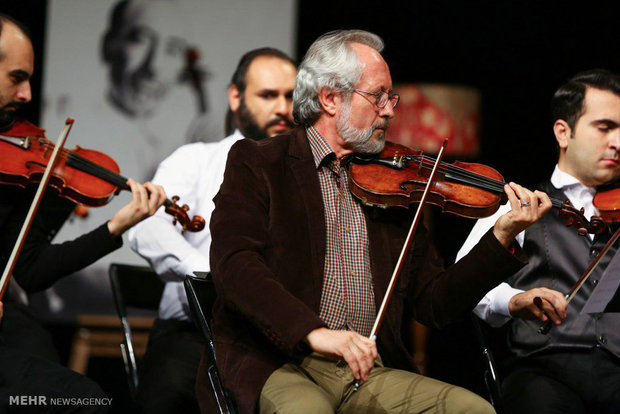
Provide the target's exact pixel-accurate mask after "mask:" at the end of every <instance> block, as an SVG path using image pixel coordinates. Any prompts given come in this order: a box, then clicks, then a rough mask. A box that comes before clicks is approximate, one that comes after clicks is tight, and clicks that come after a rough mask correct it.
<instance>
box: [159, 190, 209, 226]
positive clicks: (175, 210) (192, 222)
mask: <svg viewBox="0 0 620 414" xmlns="http://www.w3.org/2000/svg"><path fill="white" fill-rule="evenodd" d="M179 199H180V198H179V196H176V195H175V196H173V197H172V201H169V200H166V202H164V208H165V211H166V213H168V214H170V215H171V216H172V217H174V219H173V220H172V224H173V225H176V224H177V222H178V223H179V224H180V225H181V227H183V231H185V230H187V231H189V232H191V233H195V232H199V231H202V229H204V228H205V219H203V218H202V217H200V216H194V217H192V218H191V219H190V218H189V216H188V215H187V212H188V211H189V206H188V205H187V204H184V205H182V206H179V205H178V204H177V201H179Z"/></svg>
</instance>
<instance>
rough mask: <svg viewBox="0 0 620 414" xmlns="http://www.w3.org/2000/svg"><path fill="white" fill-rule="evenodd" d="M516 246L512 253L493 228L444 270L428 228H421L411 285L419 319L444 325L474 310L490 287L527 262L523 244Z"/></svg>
mask: <svg viewBox="0 0 620 414" xmlns="http://www.w3.org/2000/svg"><path fill="white" fill-rule="evenodd" d="M513 246H514V253H511V252H510V251H508V250H507V249H506V248H504V246H502V245H501V243H500V242H499V241H498V240H497V239H496V238H495V236H494V235H493V232H492V229H490V230H489V231H487V233H486V234H485V235H484V236H483V237H482V238H481V239H480V241H479V242H478V244H476V245H475V246H474V247H473V249H472V250H471V251H470V252H469V254H467V255H466V256H465V257H463V258H462V259H461V260H460V261H458V262H457V263H455V264H453V265H452V266H450V267H449V268H447V269H446V270H445V271H444V270H443V263H442V260H441V258H440V257H439V254H438V253H437V251H436V250H435V248H434V247H433V245H432V243H431V242H430V236H429V234H428V232H427V231H426V230H423V231H420V232H418V234H417V235H416V246H415V248H414V251H413V257H412V272H413V273H412V279H411V280H412V282H413V283H411V284H410V289H409V290H410V294H409V300H410V301H411V303H412V305H411V306H413V308H414V314H415V316H416V319H417V320H418V321H420V322H422V323H424V324H427V325H431V326H435V327H443V326H445V325H447V324H449V323H452V322H454V321H456V320H458V319H460V318H462V317H463V316H464V315H466V314H467V312H470V311H472V310H473V308H474V307H475V306H476V304H477V303H478V301H480V299H481V298H482V297H483V296H484V295H485V294H486V293H487V292H488V291H489V290H491V289H492V288H493V287H495V286H497V284H499V283H500V282H502V281H503V280H505V279H506V278H508V277H510V276H512V275H513V274H514V273H515V272H517V271H518V270H519V269H520V268H521V267H523V266H524V265H525V264H526V263H527V259H526V257H525V254H524V252H523V250H522V249H521V248H520V246H518V244H516V243H513Z"/></svg>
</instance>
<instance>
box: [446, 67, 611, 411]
mask: <svg viewBox="0 0 620 414" xmlns="http://www.w3.org/2000/svg"><path fill="white" fill-rule="evenodd" d="M551 112H552V116H553V122H554V123H553V132H554V134H555V138H556V140H557V144H558V147H559V158H558V164H557V165H556V167H555V170H554V171H553V174H552V176H551V179H550V180H548V181H545V182H543V183H542V184H540V185H539V189H541V190H542V191H545V192H547V193H548V194H549V195H550V196H551V197H555V198H561V199H568V200H570V202H571V203H572V204H573V206H575V207H577V208H583V209H584V211H585V216H586V217H591V216H596V215H598V213H599V212H598V210H597V208H596V205H595V204H594V203H593V197H594V195H595V193H596V187H597V186H600V185H601V184H604V183H607V182H609V181H613V180H615V179H617V178H618V177H619V176H620V77H619V76H618V75H616V74H612V73H610V72H607V71H604V70H592V71H588V72H583V73H580V74H577V75H576V76H574V77H573V78H572V79H570V80H569V81H568V82H567V83H566V84H564V85H562V86H561V87H560V88H559V89H558V90H557V91H556V93H555V94H554V96H553V99H552V101H551ZM505 210H506V209H504V208H500V210H499V211H498V212H497V213H496V215H495V216H492V217H489V218H486V219H482V220H480V221H478V222H477V223H476V225H475V226H474V228H473V230H472V232H471V234H470V236H469V238H468V239H467V240H466V242H465V245H464V246H463V248H462V249H461V251H460V252H459V254H458V256H457V259H458V258H460V257H463V256H464V255H465V254H466V253H467V252H468V251H469V250H470V249H472V248H473V246H474V244H475V243H476V242H477V240H478V239H480V237H481V236H482V235H483V234H485V233H486V231H487V229H488V228H489V227H491V226H492V225H493V220H494V218H497V216H498V215H501V214H502V212H504V211H505ZM610 227H615V226H610ZM613 230H615V228H614V229H613ZM611 233H612V231H611V229H606V231H604V232H603V233H601V234H597V235H596V236H593V235H588V236H579V235H577V234H576V233H575V231H574V229H571V228H567V227H565V226H564V223H563V220H561V219H560V218H559V217H558V215H557V214H556V213H554V214H547V215H546V216H545V217H543V218H542V219H541V220H540V221H538V222H537V223H535V224H534V225H533V226H531V227H529V228H528V229H527V230H525V231H524V232H523V233H520V234H519V235H518V236H517V241H518V243H519V244H520V245H521V246H523V249H524V250H525V252H526V253H527V256H528V258H529V263H528V265H527V266H525V267H524V268H522V269H521V270H520V271H518V272H516V273H515V274H514V275H513V276H512V277H511V278H510V279H509V282H508V283H502V284H501V285H499V286H497V287H496V288H494V289H493V290H491V291H489V292H488V293H487V294H486V296H485V297H484V298H483V299H482V300H481V301H480V303H479V304H478V306H476V309H475V313H476V314H477V315H478V316H480V317H481V318H482V319H484V320H486V321H487V322H488V323H489V324H491V325H492V326H496V327H498V326H501V325H503V324H505V323H506V322H508V321H509V320H510V319H511V318H512V322H511V326H510V327H509V329H508V335H509V337H510V341H509V343H510V351H511V354H512V355H511V357H510V358H509V359H508V360H507V361H506V364H505V365H506V366H505V371H504V372H502V374H503V378H504V381H503V384H502V392H503V404H502V405H503V406H504V409H505V412H507V413H515V414H517V413H527V412H534V411H535V412H537V413H541V414H545V413H565V414H572V413H574V414H578V413H579V414H585V413H617V412H618V410H619V409H620V394H619V393H618V390H620V333H619V331H618V327H619V326H620V314H618V313H599V314H582V313H580V311H581V309H582V308H583V306H584V304H585V302H586V300H587V299H588V297H589V296H590V294H591V293H592V291H593V289H594V287H595V286H596V284H597V282H598V281H599V280H600V279H601V276H602V275H603V272H604V271H605V269H606V268H607V265H608V264H609V262H610V261H611V258H612V257H613V255H614V254H615V252H616V249H615V248H613V247H612V249H611V250H610V251H609V252H608V254H607V256H605V258H604V259H603V260H602V261H601V262H600V264H599V266H598V267H596V268H595V270H594V272H593V273H592V274H591V276H590V278H589V280H588V281H587V282H586V283H585V284H584V285H583V287H582V288H581V289H580V290H579V291H578V292H577V293H576V295H575V296H574V297H573V299H572V301H571V302H570V304H567V301H566V300H565V298H564V295H565V294H566V293H567V292H568V291H569V290H570V289H571V287H572V286H573V285H574V284H575V282H576V281H577V279H578V278H579V277H580V275H581V274H582V273H583V272H584V270H585V269H586V268H587V267H588V265H589V264H590V262H592V261H593V259H594V258H595V257H596V256H597V255H598V253H599V251H600V250H601V249H602V248H603V246H604V245H605V244H606V243H607V240H609V238H610V236H611ZM548 320H550V321H552V323H553V328H552V329H550V330H549V332H548V333H547V334H540V333H538V328H539V326H540V324H541V321H544V322H546V321H548Z"/></svg>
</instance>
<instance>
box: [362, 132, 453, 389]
mask: <svg viewBox="0 0 620 414" xmlns="http://www.w3.org/2000/svg"><path fill="white" fill-rule="evenodd" d="M447 145H448V138H446V139H445V140H444V142H443V144H442V145H441V148H440V149H439V154H438V155H437V158H436V160H435V165H433V170H432V171H431V175H430V176H429V178H428V182H427V183H426V187H425V188H424V193H423V194H422V197H421V198H420V203H419V204H418V209H417V210H416V213H415V216H414V217H413V222H412V223H411V227H410V228H409V233H408V234H407V238H406V239H405V243H404V245H403V248H402V250H401V251H400V256H399V257H398V261H397V262H396V267H395V268H394V272H393V273H392V278H391V279H390V283H389V284H388V287H387V290H386V292H385V296H383V301H382V302H381V307H380V308H379V312H377V317H376V319H375V324H374V325H373V327H372V330H371V331H370V339H372V340H373V341H376V340H377V332H378V331H379V327H380V326H381V322H383V318H384V317H385V312H386V309H387V304H388V303H389V301H390V298H391V297H392V293H393V292H394V286H396V281H397V280H398V277H399V276H400V271H401V268H402V266H403V262H404V260H405V257H406V256H407V253H408V252H409V246H411V241H412V240H413V235H414V234H415V231H416V229H417V228H418V223H419V222H420V217H421V216H422V214H421V213H422V208H423V207H424V204H426V197H427V195H428V193H429V190H430V188H431V187H432V185H433V182H434V180H435V173H436V172H437V167H438V166H439V164H440V163H441V158H442V156H443V152H444V150H445V149H446V146H447ZM359 386H360V384H359V382H356V383H355V388H354V391H357V390H358V389H359Z"/></svg>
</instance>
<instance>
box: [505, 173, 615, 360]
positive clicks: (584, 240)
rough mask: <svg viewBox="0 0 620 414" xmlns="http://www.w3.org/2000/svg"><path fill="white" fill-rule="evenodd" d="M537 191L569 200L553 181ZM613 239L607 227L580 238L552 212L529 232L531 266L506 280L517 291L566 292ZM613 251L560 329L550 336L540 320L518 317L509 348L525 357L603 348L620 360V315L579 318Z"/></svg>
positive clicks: (571, 305) (572, 304)
mask: <svg viewBox="0 0 620 414" xmlns="http://www.w3.org/2000/svg"><path fill="white" fill-rule="evenodd" d="M539 189H540V190H542V191H545V192H546V193H547V194H548V195H549V197H552V198H556V199H560V200H564V199H566V196H565V195H564V193H563V192H562V191H561V190H558V189H557V188H554V187H553V185H551V183H550V182H545V183H543V184H542V185H540V186H539ZM610 236H611V232H610V231H609V229H607V230H606V231H605V232H603V234H601V235H597V236H595V238H594V241H591V239H590V237H588V236H579V235H578V234H577V231H576V229H575V228H573V227H566V226H565V225H564V223H563V221H562V220H561V219H560V218H559V217H558V212H557V211H556V210H552V211H550V212H549V213H547V214H545V215H544V216H543V218H542V219H540V220H539V221H538V222H536V223H534V224H533V225H532V226H530V227H529V228H528V229H527V230H526V231H525V242H524V244H523V248H524V250H525V252H526V254H527V256H528V260H529V263H528V265H526V266H525V267H524V268H522V269H521V270H520V271H519V272H518V273H516V274H515V275H514V276H513V277H512V278H511V279H510V280H509V281H508V282H509V283H510V285H511V286H513V287H515V288H518V289H523V290H528V289H532V288H535V287H547V288H550V289H554V290H557V291H559V292H561V293H562V294H566V293H568V291H569V290H570V289H571V288H572V287H573V285H574V284H575V282H576V281H577V279H579V277H580V276H581V274H582V273H583V272H584V271H585V269H586V268H587V267H588V265H589V264H590V262H591V261H592V260H593V259H594V258H595V257H596V255H597V254H598V252H599V251H600V250H601V249H602V248H603V246H605V243H606V242H607V240H609V237H610ZM615 253H616V248H615V247H612V248H611V249H610V251H609V252H608V253H607V255H606V256H605V257H604V258H603V259H602V260H601V262H600V263H599V265H598V267H597V268H596V269H595V270H594V272H593V274H592V275H590V278H589V280H588V281H587V282H586V283H585V284H584V285H583V287H582V288H581V290H580V291H579V292H578V293H577V295H576V296H575V297H574V298H573V299H572V300H571V302H570V303H569V305H568V311H567V316H566V319H565V320H564V321H563V322H562V324H561V325H560V326H553V328H551V331H550V332H549V334H547V335H542V334H539V333H538V332H537V330H538V327H539V326H540V325H541V322H540V321H538V320H536V321H527V320H522V319H514V320H513V322H512V327H511V332H510V346H511V349H512V350H513V351H514V352H515V353H516V354H517V355H519V356H525V355H530V354H533V353H536V352H540V351H542V350H552V349H567V348H570V349H575V348H582V349H588V348H591V347H594V346H601V347H603V348H606V349H607V350H609V351H610V352H612V353H613V354H615V355H616V356H618V357H620V329H619V328H620V313H599V314H583V315H581V314H580V311H581V309H582V308H583V306H584V304H585V303H586V301H587V299H588V297H589V296H590V294H591V293H592V291H593V289H594V287H595V285H596V283H597V282H598V281H599V280H600V278H601V276H602V274H603V272H604V271H605V269H606V267H607V265H608V264H609V262H610V261H611V258H612V257H613V255H614V254H615Z"/></svg>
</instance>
